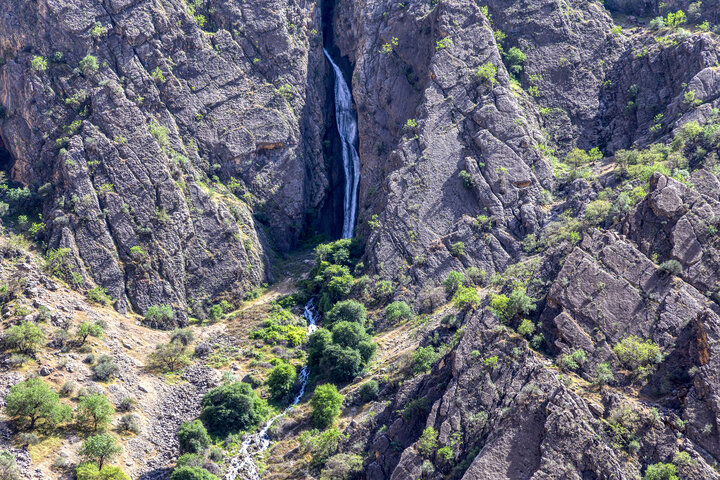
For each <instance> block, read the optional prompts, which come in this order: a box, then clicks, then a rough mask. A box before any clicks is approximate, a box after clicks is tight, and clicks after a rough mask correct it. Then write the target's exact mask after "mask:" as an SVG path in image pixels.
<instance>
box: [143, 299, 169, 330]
mask: <svg viewBox="0 0 720 480" xmlns="http://www.w3.org/2000/svg"><path fill="white" fill-rule="evenodd" d="M174 318H175V312H174V311H173V309H172V307H171V306H170V305H165V304H162V305H150V306H149V307H148V309H147V311H146V312H145V323H146V324H147V325H148V326H150V327H152V328H160V329H167V328H168V327H169V326H170V324H171V323H172V321H173V319H174Z"/></svg>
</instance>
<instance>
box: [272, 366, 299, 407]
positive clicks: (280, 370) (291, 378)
mask: <svg viewBox="0 0 720 480" xmlns="http://www.w3.org/2000/svg"><path fill="white" fill-rule="evenodd" d="M296 381H297V372H296V371H295V367H293V366H292V365H290V364H289V363H285V362H282V363H279V364H277V365H276V366H275V368H273V369H272V371H270V375H269V376H268V379H267V385H268V387H269V388H270V395H271V396H272V398H274V399H276V400H278V399H281V398H284V397H285V396H287V395H288V394H289V393H290V392H292V389H293V387H294V386H295V382H296Z"/></svg>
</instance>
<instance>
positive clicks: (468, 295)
mask: <svg viewBox="0 0 720 480" xmlns="http://www.w3.org/2000/svg"><path fill="white" fill-rule="evenodd" d="M453 304H454V305H455V308H457V309H459V310H463V309H465V308H469V309H474V308H476V307H477V306H478V305H480V295H479V294H478V292H477V290H476V289H475V287H462V286H461V287H460V288H458V289H457V291H456V292H455V295H454V296H453Z"/></svg>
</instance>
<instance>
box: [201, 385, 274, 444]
mask: <svg viewBox="0 0 720 480" xmlns="http://www.w3.org/2000/svg"><path fill="white" fill-rule="evenodd" d="M201 406H202V412H201V413H200V419H201V420H202V421H203V423H204V424H205V425H206V426H207V428H208V430H209V431H210V432H211V433H213V434H215V435H219V436H225V435H227V434H228V433H236V432H239V431H240V430H247V429H249V428H253V427H256V426H257V425H258V424H259V423H260V422H261V421H262V420H263V419H264V418H265V416H266V415H267V414H268V406H267V403H266V402H265V401H264V400H263V399H261V398H260V397H258V395H257V394H256V393H255V392H254V391H253V389H252V388H251V387H250V385H248V384H247V383H241V382H233V383H228V384H226V385H221V386H219V387H216V388H213V389H212V390H210V391H209V392H208V393H206V394H205V396H203V399H202V403H201Z"/></svg>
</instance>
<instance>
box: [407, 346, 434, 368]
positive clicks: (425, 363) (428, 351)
mask: <svg viewBox="0 0 720 480" xmlns="http://www.w3.org/2000/svg"><path fill="white" fill-rule="evenodd" d="M437 358H438V353H437V352H436V351H435V348H434V347H433V346H432V345H428V346H427V347H420V348H418V349H416V350H415V352H414V353H413V372H415V373H425V372H427V371H428V370H430V367H432V365H433V363H435V361H436V360H437Z"/></svg>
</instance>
